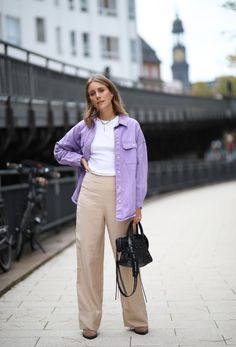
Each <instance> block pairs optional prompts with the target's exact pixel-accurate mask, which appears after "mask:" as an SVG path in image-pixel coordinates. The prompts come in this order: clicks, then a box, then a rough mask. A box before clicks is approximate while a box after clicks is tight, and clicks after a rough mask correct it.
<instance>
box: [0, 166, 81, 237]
mask: <svg viewBox="0 0 236 347" xmlns="http://www.w3.org/2000/svg"><path fill="white" fill-rule="evenodd" d="M57 171H59V172H61V175H62V177H61V178H59V179H50V180H49V184H48V188H47V193H46V212H47V217H46V220H47V221H46V224H45V225H43V227H42V231H43V232H44V231H48V230H52V229H55V228H57V227H60V226H61V225H62V224H64V223H66V222H69V221H71V220H73V219H74V218H75V209H76V206H75V204H74V203H72V201H71V195H72V193H73V190H74V188H75V181H76V179H75V177H76V172H75V170H73V169H71V168H61V169H60V168H57ZM9 181H12V182H14V183H13V184H9ZM17 181H18V182H17ZM0 182H1V184H0V197H2V199H3V201H4V206H5V211H6V216H7V220H8V223H9V228H10V230H11V233H12V234H13V235H14V236H15V232H16V231H15V230H16V227H18V226H19V223H20V220H21V218H22V214H23V212H24V208H25V205H26V200H27V194H28V189H29V186H28V183H27V176H26V175H23V174H19V173H17V172H16V171H13V170H1V171H0ZM16 182H17V183H16Z"/></svg>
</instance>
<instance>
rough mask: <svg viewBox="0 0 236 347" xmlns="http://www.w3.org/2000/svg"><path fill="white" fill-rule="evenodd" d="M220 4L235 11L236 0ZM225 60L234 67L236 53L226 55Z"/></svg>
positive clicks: (235, 65)
mask: <svg viewBox="0 0 236 347" xmlns="http://www.w3.org/2000/svg"><path fill="white" fill-rule="evenodd" d="M222 6H223V7H224V8H226V9H228V10H232V11H236V1H232V0H228V1H226V2H225V3H224V4H223V5H222ZM227 60H228V62H229V65H230V66H232V67H236V54H230V55H228V56H227Z"/></svg>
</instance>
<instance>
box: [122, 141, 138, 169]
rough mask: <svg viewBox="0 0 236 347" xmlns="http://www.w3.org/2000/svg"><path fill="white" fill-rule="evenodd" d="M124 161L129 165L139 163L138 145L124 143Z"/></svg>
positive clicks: (128, 142) (130, 142) (129, 142)
mask: <svg viewBox="0 0 236 347" xmlns="http://www.w3.org/2000/svg"><path fill="white" fill-rule="evenodd" d="M122 149H123V155H124V160H125V162H126V163H127V164H136V162H137V143H135V142H132V141H125V142H123V143H122Z"/></svg>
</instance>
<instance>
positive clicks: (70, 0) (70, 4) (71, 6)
mask: <svg viewBox="0 0 236 347" xmlns="http://www.w3.org/2000/svg"><path fill="white" fill-rule="evenodd" d="M68 5H69V10H74V8H75V3H74V0H68Z"/></svg>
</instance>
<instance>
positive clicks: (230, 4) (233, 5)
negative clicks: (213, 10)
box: [222, 1, 236, 11]
mask: <svg viewBox="0 0 236 347" xmlns="http://www.w3.org/2000/svg"><path fill="white" fill-rule="evenodd" d="M222 6H223V7H224V8H227V9H229V10H232V11H236V1H226V2H225V3H224V4H223V5H222Z"/></svg>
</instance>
